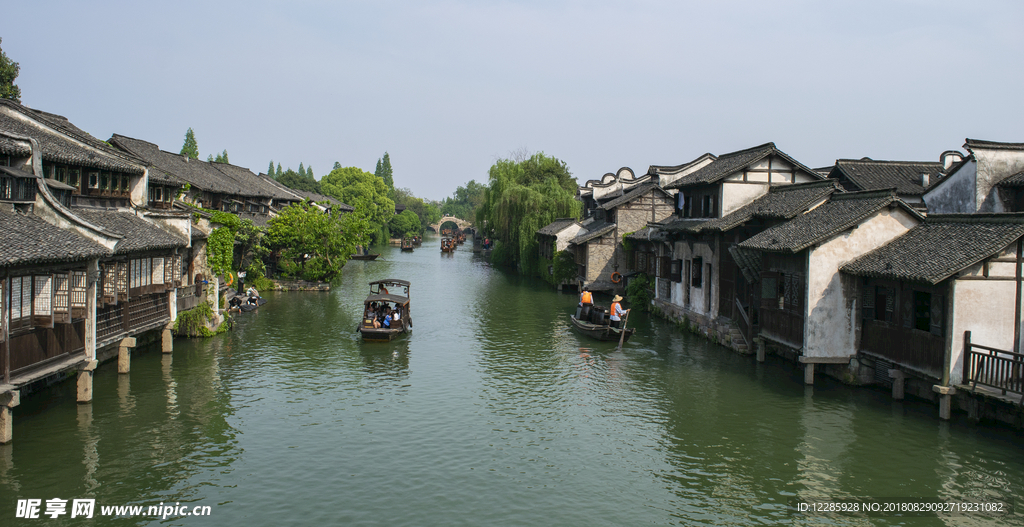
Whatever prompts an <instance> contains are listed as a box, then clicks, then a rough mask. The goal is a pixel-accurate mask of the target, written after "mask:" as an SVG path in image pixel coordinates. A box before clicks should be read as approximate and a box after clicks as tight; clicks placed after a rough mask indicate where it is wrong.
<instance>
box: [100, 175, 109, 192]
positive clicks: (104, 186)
mask: <svg viewBox="0 0 1024 527" xmlns="http://www.w3.org/2000/svg"><path fill="white" fill-rule="evenodd" d="M100 190H110V173H109V172H102V173H100Z"/></svg>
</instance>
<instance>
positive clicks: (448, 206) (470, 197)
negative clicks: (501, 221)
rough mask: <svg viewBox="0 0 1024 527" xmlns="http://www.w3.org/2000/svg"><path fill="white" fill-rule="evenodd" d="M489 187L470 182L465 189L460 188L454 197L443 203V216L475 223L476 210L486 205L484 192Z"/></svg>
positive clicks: (473, 181)
mask: <svg viewBox="0 0 1024 527" xmlns="http://www.w3.org/2000/svg"><path fill="white" fill-rule="evenodd" d="M486 189H487V185H482V184H480V183H477V182H476V180H472V179H471V180H469V183H466V186H465V187H458V188H456V189H455V193H454V194H452V197H450V198H445V199H444V200H443V201H442V202H441V215H442V216H449V215H450V216H455V217H456V218H461V219H463V220H466V221H473V220H474V219H475V217H476V210H477V209H478V208H479V207H480V205H483V203H484V191H485V190H486Z"/></svg>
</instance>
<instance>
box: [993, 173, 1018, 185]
mask: <svg viewBox="0 0 1024 527" xmlns="http://www.w3.org/2000/svg"><path fill="white" fill-rule="evenodd" d="M996 185H999V186H1000V187H1024V172H1017V173H1016V174H1014V175H1012V176H1010V177H1008V178H1006V179H1004V180H1002V181H1000V182H999V183H996Z"/></svg>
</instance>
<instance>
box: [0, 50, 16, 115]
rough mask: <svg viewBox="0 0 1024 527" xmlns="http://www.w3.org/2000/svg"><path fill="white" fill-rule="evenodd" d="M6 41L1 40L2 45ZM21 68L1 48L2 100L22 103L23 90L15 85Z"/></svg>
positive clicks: (0, 88) (0, 82) (0, 95)
mask: <svg viewBox="0 0 1024 527" xmlns="http://www.w3.org/2000/svg"><path fill="white" fill-rule="evenodd" d="M3 41H4V39H2V38H0V44H2V43H3ZM20 72H21V66H19V65H18V63H17V62H14V61H13V60H11V59H9V58H8V57H7V54H6V53H4V50H3V49H2V48H0V99H11V100H13V101H14V102H16V103H20V102H21V88H19V87H18V85H17V84H14V79H17V78H18V73H20Z"/></svg>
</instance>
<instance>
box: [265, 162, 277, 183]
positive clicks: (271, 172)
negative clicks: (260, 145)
mask: <svg viewBox="0 0 1024 527" xmlns="http://www.w3.org/2000/svg"><path fill="white" fill-rule="evenodd" d="M267 175H268V176H270V179H277V173H276V172H274V160H273V159H271V160H270V166H269V167H267Z"/></svg>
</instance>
